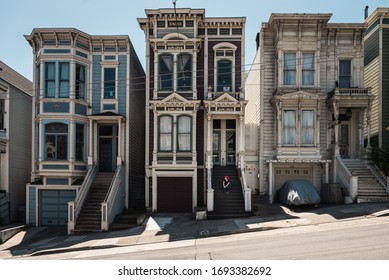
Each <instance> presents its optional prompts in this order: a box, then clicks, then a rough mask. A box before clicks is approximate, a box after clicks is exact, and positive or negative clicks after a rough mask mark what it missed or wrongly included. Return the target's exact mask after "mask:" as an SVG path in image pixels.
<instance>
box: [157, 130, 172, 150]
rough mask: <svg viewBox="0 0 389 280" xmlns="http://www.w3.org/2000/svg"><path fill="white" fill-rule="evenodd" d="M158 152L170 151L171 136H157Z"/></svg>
mask: <svg viewBox="0 0 389 280" xmlns="http://www.w3.org/2000/svg"><path fill="white" fill-rule="evenodd" d="M159 150H160V151H163V152H169V151H171V150H172V136H171V134H161V135H160V136H159Z"/></svg>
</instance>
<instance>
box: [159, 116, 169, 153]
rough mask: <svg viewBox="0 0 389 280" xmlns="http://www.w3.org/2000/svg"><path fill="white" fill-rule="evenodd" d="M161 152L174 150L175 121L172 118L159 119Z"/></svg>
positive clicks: (163, 117)
mask: <svg viewBox="0 0 389 280" xmlns="http://www.w3.org/2000/svg"><path fill="white" fill-rule="evenodd" d="M158 128H159V143H158V147H159V151H161V152H171V151H172V150H173V147H172V143H173V121H172V117H171V116H161V117H159V123H158Z"/></svg>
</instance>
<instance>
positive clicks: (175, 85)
mask: <svg viewBox="0 0 389 280" xmlns="http://www.w3.org/2000/svg"><path fill="white" fill-rule="evenodd" d="M177 76H178V68H177V54H174V56H173V92H177Z"/></svg>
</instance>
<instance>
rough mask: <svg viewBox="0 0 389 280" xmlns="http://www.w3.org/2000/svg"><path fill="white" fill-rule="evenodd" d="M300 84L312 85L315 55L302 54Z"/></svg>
mask: <svg viewBox="0 0 389 280" xmlns="http://www.w3.org/2000/svg"><path fill="white" fill-rule="evenodd" d="M301 76H302V84H303V86H307V85H312V86H313V85H314V82H315V54H314V53H303V59H302V75H301Z"/></svg>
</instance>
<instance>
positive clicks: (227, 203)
mask: <svg viewBox="0 0 389 280" xmlns="http://www.w3.org/2000/svg"><path fill="white" fill-rule="evenodd" d="M226 175H228V176H230V181H231V184H230V187H229V193H224V189H223V179H224V176H226ZM212 187H213V189H214V211H211V212H208V213H207V217H208V219H229V218H242V217H250V216H252V212H246V211H245V209H244V199H243V193H242V187H241V184H240V179H239V177H238V172H237V170H236V167H235V166H214V167H213V170H212Z"/></svg>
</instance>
